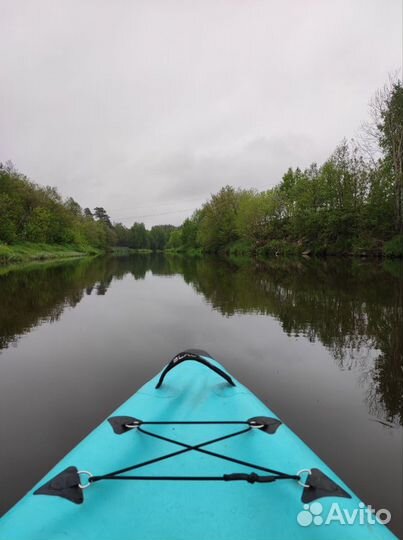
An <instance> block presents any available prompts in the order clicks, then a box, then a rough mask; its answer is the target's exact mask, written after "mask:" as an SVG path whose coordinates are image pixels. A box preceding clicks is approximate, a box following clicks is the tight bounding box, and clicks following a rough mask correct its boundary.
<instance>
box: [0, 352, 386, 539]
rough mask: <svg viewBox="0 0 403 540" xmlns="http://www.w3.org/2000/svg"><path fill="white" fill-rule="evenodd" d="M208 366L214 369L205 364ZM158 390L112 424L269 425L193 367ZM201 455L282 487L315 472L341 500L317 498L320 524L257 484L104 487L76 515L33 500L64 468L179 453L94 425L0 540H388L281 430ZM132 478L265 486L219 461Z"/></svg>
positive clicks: (173, 428)
mask: <svg viewBox="0 0 403 540" xmlns="http://www.w3.org/2000/svg"><path fill="white" fill-rule="evenodd" d="M205 358H207V357H205ZM209 361H211V362H213V363H214V365H216V366H217V367H219V368H222V366H220V364H218V362H215V361H213V360H211V359H210V358H209ZM222 369H223V368H222ZM158 379H159V375H157V376H156V377H154V378H153V379H152V380H151V381H149V382H148V383H147V384H145V385H144V386H143V387H142V388H140V390H138V391H137V392H136V393H135V394H134V395H133V396H132V397H131V398H130V399H128V400H127V401H126V402H125V403H124V404H123V405H122V406H121V407H119V408H118V409H117V410H116V411H115V412H114V413H113V415H111V416H130V417H135V418H139V419H141V420H143V421H175V420H176V421H200V420H210V421H211V420H216V421H246V420H248V419H249V418H252V417H256V416H268V417H272V418H278V417H277V416H276V415H275V414H274V413H273V412H272V411H271V410H270V409H268V408H267V407H266V405H264V404H263V403H262V402H261V401H260V400H259V399H258V398H257V397H256V396H255V395H254V394H252V393H251V392H250V391H249V390H248V389H247V388H246V387H244V386H243V385H242V384H240V383H239V382H238V381H235V383H236V386H231V385H230V384H228V382H227V381H225V380H223V379H222V378H220V377H219V376H217V373H214V372H213V371H211V370H209V369H207V368H206V367H205V366H204V365H201V364H199V363H197V362H191V361H187V362H184V363H183V364H182V365H178V366H177V367H175V369H174V370H172V373H169V374H168V375H167V377H166V379H165V380H164V382H163V384H162V386H161V387H160V388H159V389H156V388H155V386H156V384H157V382H158ZM147 429H148V430H149V431H151V432H153V433H156V434H158V435H162V436H164V437H167V438H171V439H174V440H176V441H179V442H182V443H184V444H187V445H193V446H194V445H198V444H200V443H203V442H204V441H207V440H211V439H214V438H218V437H221V436H223V435H226V434H230V433H233V432H235V431H239V430H240V429H242V426H238V425H231V424H229V425H221V424H218V425H214V424H207V425H180V424H179V425H175V424H169V425H150V426H147ZM205 448H206V450H209V451H212V452H216V453H220V454H224V455H226V456H231V457H233V458H235V459H238V460H242V461H247V462H251V463H253V464H257V465H261V466H263V467H268V468H272V469H276V470H279V471H283V472H286V473H289V474H292V475H295V474H296V473H297V472H298V471H300V470H302V469H313V468H317V469H320V470H321V471H322V472H323V473H324V474H325V475H327V476H328V477H329V478H331V479H332V480H333V481H334V482H335V483H337V485H338V486H340V488H342V489H343V490H345V491H346V492H347V493H348V494H350V495H351V498H345V497H342V498H341V497H334V496H328V497H323V498H320V499H318V500H317V501H316V502H317V503H320V505H321V507H318V506H316V507H315V511H316V512H318V510H319V509H321V512H320V514H319V513H317V514H313V513H312V512H311V511H310V508H306V506H305V507H304V503H303V502H302V500H301V497H302V493H303V490H304V488H303V487H302V486H301V485H300V484H299V483H298V482H297V481H295V480H282V481H277V482H274V483H268V484H259V483H254V484H250V483H248V482H241V481H239V482H221V481H163V480H154V481H151V480H132V481H119V480H103V481H100V482H96V483H93V484H91V485H90V486H89V487H88V489H84V490H83V494H84V502H83V503H82V504H74V503H73V502H71V501H69V500H66V499H64V498H62V497H58V496H47V495H34V492H35V490H37V489H38V488H39V487H40V486H43V485H44V484H46V483H47V482H48V481H49V480H50V479H52V478H53V477H55V476H56V475H57V474H59V473H60V472H61V471H63V470H64V469H66V468H67V467H71V466H75V467H77V469H78V470H83V471H89V472H91V473H92V474H94V475H103V474H107V473H110V472H112V471H116V470H118V469H121V468H124V467H128V466H131V465H133V464H135V463H140V462H144V461H146V460H152V459H154V458H158V457H159V456H161V455H165V454H168V453H171V452H175V451H178V450H180V449H181V448H180V446H176V445H173V444H171V443H169V442H167V441H165V440H160V439H156V438H153V437H149V436H147V435H145V434H142V433H140V432H139V431H138V430H137V429H132V430H130V431H129V432H126V433H123V434H122V435H118V434H116V433H115V432H114V431H113V429H112V427H111V424H110V423H109V422H108V421H107V420H105V421H104V422H103V423H102V424H100V426H99V427H97V428H96V429H95V430H94V431H93V432H92V433H90V434H89V435H88V436H87V437H86V438H85V439H84V440H83V441H81V442H80V444H78V445H77V446H76V447H75V448H74V449H73V450H72V451H71V452H70V453H69V454H67V455H66V456H65V457H64V458H63V459H62V460H61V461H60V462H59V463H58V464H57V465H56V466H55V467H54V468H53V469H52V470H51V471H50V472H49V473H48V474H47V475H46V476H45V477H44V478H42V479H41V481H40V482H38V484H37V485H36V486H34V487H33V489H32V490H31V491H30V492H28V493H27V494H26V495H25V497H23V498H22V499H21V501H20V502H19V503H17V505H15V506H14V507H13V508H12V509H11V510H10V511H9V512H8V513H7V514H6V515H5V516H3V518H2V519H1V520H0V539H4V540H45V539H49V540H50V539H52V540H59V539H60V540H62V539H63V540H67V539H68V540H78V539H83V538H85V539H88V540H92V539H93V540H95V539H96V540H100V539H103V538H105V539H106V538H108V539H109V538H118V539H120V540H125V539H130V540H134V539H139V540H140V539H141V540H157V539H164V540H170V539H172V540H173V539H175V540H176V539H178V540H179V539H183V540H185V539H186V540H188V539H190V538H191V539H193V540H198V539H200V540H202V539H207V538H211V539H214V540H220V539H231V540H236V539H242V540H245V539H247V538H253V539H255V540H267V539H273V540H290V539H293V538H301V539H305V538H306V539H309V540H314V539H324V538H326V539H333V538H334V539H337V540H340V539H343V540H344V539H360V540H363V539H366V538H368V539H392V538H395V537H394V535H393V534H392V533H391V532H390V531H389V529H388V528H387V527H385V526H384V525H381V524H379V523H377V522H375V523H374V524H371V523H368V522H367V521H368V520H367V519H366V518H365V516H363V515H362V514H363V512H364V509H363V508H362V507H363V504H362V503H361V501H360V500H359V499H358V497H357V496H356V495H355V494H354V493H352V491H351V490H350V489H349V488H348V486H346V485H345V484H344V483H343V482H342V480H341V479H340V478H339V477H338V476H337V475H336V474H335V473H334V472H333V471H332V470H331V469H330V468H329V467H327V465H326V464H325V463H324V462H323V461H322V460H321V459H320V458H319V457H318V456H317V455H316V454H315V453H314V452H313V451H312V450H311V449H310V448H309V447H308V446H307V445H306V444H305V443H304V442H303V441H301V439H299V438H298V437H297V436H296V434H295V433H293V432H292V431H291V430H290V429H289V428H288V427H287V426H285V425H284V424H282V425H280V426H279V427H278V429H277V430H276V431H275V433H273V434H268V433H265V432H263V431H261V430H259V429H252V430H250V431H249V432H247V433H245V434H242V435H239V436H235V437H232V438H228V439H225V440H222V441H220V442H217V443H215V444H212V445H208V446H206V447H205ZM134 472H135V474H136V475H138V476H139V475H144V476H220V475H223V474H231V473H251V472H257V473H258V474H263V475H264V474H265V473H263V472H259V471H256V470H254V469H253V468H252V467H246V466H243V465H239V464H235V463H231V462H228V461H223V460H222V459H218V458H217V457H213V456H211V455H207V454H203V453H200V452H198V451H195V450H192V451H187V452H183V453H182V454H181V455H178V456H175V457H172V458H170V459H166V460H163V461H159V462H156V463H153V464H150V465H147V466H146V467H144V468H140V469H137V470H136V471H134ZM127 474H133V472H132V473H127ZM334 503H338V505H339V506H340V508H341V516H340V514H339V518H338V519H337V518H335V519H333V520H332V521H331V522H330V523H328V524H326V523H325V522H324V520H325V518H326V516H328V515H329V512H331V509H332V504H334ZM360 503H361V504H360ZM345 511H346V512H347V513H348V514H349V515H350V516H352V515H354V514H353V513H354V511H355V512H356V515H357V517H356V519H355V520H354V523H352V524H348V523H344V524H343V523H342V522H341V521H343V516H344V515H345V514H344V512H345ZM360 511H361V518H363V517H364V518H365V519H361V520H360V519H359V515H358V514H357V512H360ZM301 512H302V514H301ZM314 519H315V521H314ZM321 519H322V522H321ZM310 520H311V522H310ZM344 521H345V520H344ZM360 521H363V523H360ZM373 521H375V520H373ZM301 523H302V524H301Z"/></svg>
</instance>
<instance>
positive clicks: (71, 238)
mask: <svg viewBox="0 0 403 540" xmlns="http://www.w3.org/2000/svg"><path fill="white" fill-rule="evenodd" d="M87 210H88V209H87ZM0 242H3V243H9V244H13V243H18V242H34V243H47V244H74V245H83V246H94V247H97V248H100V249H105V248H106V247H107V246H108V245H110V243H113V238H111V237H110V235H109V236H108V233H107V231H106V230H105V224H104V223H102V222H96V221H94V220H93V218H92V215H91V212H90V211H89V213H88V212H83V211H82V209H81V207H80V205H79V204H78V203H77V202H76V201H74V200H73V199H72V198H69V199H67V200H66V201H65V202H63V200H62V198H61V197H60V195H59V194H58V193H57V191H56V190H55V189H54V188H51V187H40V186H38V185H37V184H34V183H33V182H30V181H29V180H28V179H27V178H26V177H25V176H23V175H22V174H20V173H18V172H17V171H16V170H15V169H14V167H13V166H12V165H10V164H7V165H3V164H0Z"/></svg>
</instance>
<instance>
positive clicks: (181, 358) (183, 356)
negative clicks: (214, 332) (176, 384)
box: [155, 351, 236, 389]
mask: <svg viewBox="0 0 403 540" xmlns="http://www.w3.org/2000/svg"><path fill="white" fill-rule="evenodd" d="M186 360H193V361H194V362H199V364H203V365H204V366H206V367H208V368H210V369H211V370H212V371H214V372H215V373H217V375H220V377H222V378H223V379H225V380H226V381H227V383H228V384H230V385H231V386H236V385H235V383H234V381H233V380H232V379H231V377H230V376H229V375H228V373H225V371H223V370H222V369H220V368H219V367H217V366H215V365H214V364H211V363H210V362H209V361H208V360H206V359H205V358H203V357H202V356H200V355H199V354H197V353H195V352H190V351H185V352H182V353H179V354H177V355H176V356H174V358H172V360H171V361H170V362H169V364H167V366H166V367H165V369H164V370H163V372H162V373H161V376H160V378H159V380H158V382H157V385H156V387H155V388H157V389H158V388H160V386H161V385H162V383H163V381H164V379H165V376H166V375H167V373H168V372H169V371H171V369H173V368H174V367H176V366H177V365H178V364H182V362H185V361H186Z"/></svg>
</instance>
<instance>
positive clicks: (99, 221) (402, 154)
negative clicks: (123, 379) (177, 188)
mask: <svg viewBox="0 0 403 540" xmlns="http://www.w3.org/2000/svg"><path fill="white" fill-rule="evenodd" d="M268 159H269V158H268ZM268 180H270V179H268ZM270 184H272V182H270ZM161 251H167V252H168V253H185V254H186V255H188V256H200V255H203V254H219V255H226V256H228V255H229V256H235V257H252V258H253V257H254V258H265V257H266V258H270V257H276V256H307V257H308V256H329V255H330V256H333V255H336V256H353V257H388V258H402V257H403V86H402V82H401V81H400V80H397V81H390V82H389V84H387V85H385V87H384V88H383V89H382V90H380V91H378V93H377V94H376V95H375V97H374V99H373V101H372V103H371V107H370V120H369V121H368V122H367V124H365V128H363V130H362V136H361V138H360V139H359V140H358V141H354V140H352V141H351V142H349V143H348V142H347V141H346V140H343V141H342V142H341V143H340V144H339V145H338V146H337V148H336V149H335V150H334V152H333V153H332V154H331V155H330V157H329V158H328V159H327V160H326V161H325V162H324V163H322V164H321V165H319V164H317V163H312V164H311V165H310V166H309V167H307V168H305V169H300V168H298V167H297V168H289V169H288V171H287V172H286V173H285V174H284V175H283V177H282V179H281V181H280V182H279V183H278V184H277V185H275V186H274V187H271V188H269V189H267V190H263V191H258V190H256V189H237V188H234V187H232V186H229V185H227V186H225V187H223V188H222V189H221V190H220V191H219V192H218V193H216V194H213V195H211V197H210V199H209V200H208V201H206V202H205V203H204V204H203V206H202V207H201V208H199V209H198V210H196V211H195V212H194V213H193V215H192V216H191V217H189V218H187V219H186V220H185V221H184V222H183V224H182V225H181V226H179V227H176V226H173V225H155V226H153V227H151V229H150V230H148V229H146V227H145V225H144V223H137V222H135V223H133V225H132V226H131V227H126V226H125V225H123V224H122V223H112V222H111V219H110V217H109V215H108V213H107V211H106V210H105V209H104V208H103V207H95V208H94V209H93V210H91V209H90V208H84V209H83V208H81V206H80V205H79V204H78V203H77V202H76V201H75V200H74V199H72V198H71V197H69V198H67V199H66V200H64V199H62V197H61V196H60V194H59V193H58V192H57V190H56V189H55V188H53V187H49V186H46V187H43V186H39V185H38V184H35V183H33V182H32V181H30V180H29V179H28V178H27V177H26V176H25V175H23V174H21V173H20V172H18V171H17V170H16V169H15V167H14V165H13V164H12V163H11V162H6V163H5V164H3V163H0V264H10V263H18V262H27V261H32V260H51V259H59V258H70V257H83V256H86V255H100V254H108V253H112V254H113V255H116V256H124V255H127V254H130V253H135V252H136V253H150V252H161Z"/></svg>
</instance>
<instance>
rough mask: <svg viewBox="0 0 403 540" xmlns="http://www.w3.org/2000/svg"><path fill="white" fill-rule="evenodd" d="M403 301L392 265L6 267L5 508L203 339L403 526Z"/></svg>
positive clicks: (105, 262)
mask: <svg viewBox="0 0 403 540" xmlns="http://www.w3.org/2000/svg"><path fill="white" fill-rule="evenodd" d="M402 304H403V267H402V265H401V264H400V263H393V262H388V263H384V264H381V263H379V264H378V263H375V262H371V263H368V262H360V261H350V260H336V259H333V260H327V261H313V260H310V261H296V260H295V261H282V260H277V259H276V260H274V261H271V262H268V263H253V264H251V263H247V262H244V263H240V262H237V263H235V262H225V261H222V260H216V259H190V260H189V259H186V258H183V257H178V256H171V257H167V256H163V255H153V256H149V255H139V256H133V257H128V258H98V259H84V260H76V261H70V262H63V263H60V262H59V263H54V264H47V265H34V266H31V267H28V268H20V269H14V270H13V269H11V270H10V271H8V270H7V269H5V268H0V426H1V427H0V429H1V446H0V448H1V450H0V452H1V467H2V468H1V472H0V485H1V491H2V494H1V499H0V510H1V512H4V511H6V510H7V509H8V508H9V507H10V506H12V505H13V504H14V503H15V502H16V501H17V500H18V499H19V498H20V497H21V496H22V495H23V494H24V493H25V492H26V491H27V490H28V489H29V488H30V487H31V486H32V485H33V484H34V483H35V482H37V481H38V480H39V479H40V478H41V476H42V475H43V474H44V473H46V472H47V471H48V470H49V469H50V468H51V467H52V466H53V465H54V464H55V463H56V462H57V461H58V460H59V459H60V458H61V457H62V456H63V455H64V454H65V453H66V452H68V451H69V450H70V449H71V448H72V447H73V446H75V445H76V444H77V443H78V442H79V441H80V439H81V438H82V437H84V436H85V435H86V434H87V433H88V432H89V431H90V430H91V429H93V428H94V427H95V426H96V425H97V424H98V423H99V422H101V421H102V420H103V419H104V418H105V417H106V416H108V415H109V414H110V413H111V412H112V411H113V410H114V409H115V408H116V407H117V406H118V405H120V404H121V403H122V402H123V401H125V400H126V399H127V398H128V397H129V396H130V395H131V394H132V393H133V392H134V391H135V390H136V389H137V388H138V387H139V386H141V385H142V384H143V383H144V382H145V381H147V380H148V379H149V378H150V377H152V376H153V375H155V373H156V372H157V371H159V370H160V369H161V367H162V366H163V365H164V364H165V363H167V362H168V361H169V360H170V358H171V357H172V356H174V355H175V354H176V353H178V352H180V351H182V350H184V349H186V348H189V347H196V348H202V349H205V350H207V351H209V352H210V354H212V355H213V356H215V357H216V358H217V359H218V360H219V361H221V362H222V363H223V364H224V365H225V367H226V368H227V369H228V370H229V372H230V373H232V374H233V375H234V376H235V377H236V378H238V379H240V380H241V381H242V382H243V383H244V384H246V385H247V386H248V387H249V388H250V389H251V390H253V391H254V392H255V393H256V394H257V395H258V396H259V397H260V399H262V400H263V401H264V402H265V403H267V404H268V406H269V407H270V408H272V409H273V410H274V411H275V412H276V413H277V414H278V415H279V416H280V417H281V418H282V420H283V421H284V422H285V423H287V424H288V425H289V426H290V427H291V428H292V429H293V430H294V431H295V432H296V433H297V434H298V435H299V436H300V437H301V438H302V439H303V440H305V442H307V443H308V444H309V446H311V447H312V448H313V450H314V451H316V452H317V453H318V454H319V455H320V457H321V458H322V459H323V460H324V461H326V462H327V463H328V465H330V466H331V467H332V468H333V469H334V470H335V471H336V472H337V473H338V474H339V475H340V476H341V477H342V478H343V479H344V480H345V482H346V483H347V484H348V485H349V486H350V487H351V488H352V489H353V490H354V491H355V492H356V493H357V494H358V495H359V496H360V497H361V498H362V499H363V500H364V501H365V502H366V503H367V504H371V505H372V506H373V507H375V508H377V509H379V508H386V509H388V510H390V511H391V513H392V516H393V520H392V523H391V528H392V530H394V532H395V533H396V534H398V535H402V536H403V528H402V524H401V509H402V506H403V501H402V442H403V441H402V423H403V412H402V411H403V313H402V310H403V308H402ZM290 451H292V450H291V449H290ZM269 465H274V464H269ZM274 468H275V467H274Z"/></svg>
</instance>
